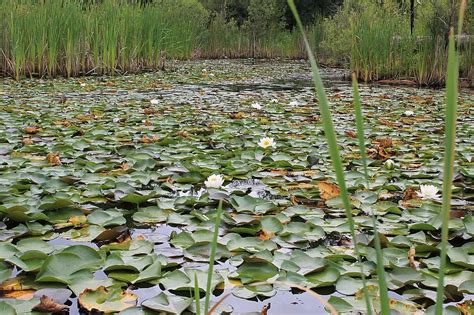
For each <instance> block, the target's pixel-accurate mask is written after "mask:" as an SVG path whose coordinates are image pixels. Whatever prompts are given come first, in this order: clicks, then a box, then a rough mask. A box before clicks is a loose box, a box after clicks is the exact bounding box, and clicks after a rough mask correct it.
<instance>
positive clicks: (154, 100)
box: [150, 98, 160, 105]
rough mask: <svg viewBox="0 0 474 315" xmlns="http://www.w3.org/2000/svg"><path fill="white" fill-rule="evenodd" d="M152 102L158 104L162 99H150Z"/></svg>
mask: <svg viewBox="0 0 474 315" xmlns="http://www.w3.org/2000/svg"><path fill="white" fill-rule="evenodd" d="M150 103H151V104H153V105H157V104H158V103H160V101H159V100H157V99H156V98H155V99H152V100H150Z"/></svg>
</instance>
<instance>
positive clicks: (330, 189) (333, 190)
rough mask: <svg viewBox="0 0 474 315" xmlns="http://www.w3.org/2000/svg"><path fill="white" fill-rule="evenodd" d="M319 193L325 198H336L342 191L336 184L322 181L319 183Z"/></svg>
mask: <svg viewBox="0 0 474 315" xmlns="http://www.w3.org/2000/svg"><path fill="white" fill-rule="evenodd" d="M318 188H319V195H320V196H321V198H322V199H324V200H329V199H332V198H336V197H337V196H339V194H340V193H341V191H340V189H339V187H338V186H337V185H336V184H333V183H328V182H324V181H321V182H319V183H318Z"/></svg>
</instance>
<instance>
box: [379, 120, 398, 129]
mask: <svg viewBox="0 0 474 315" xmlns="http://www.w3.org/2000/svg"><path fill="white" fill-rule="evenodd" d="M379 122H380V123H381V124H382V125H385V126H389V127H394V128H396V127H399V126H400V124H396V123H394V122H391V121H388V120H386V119H383V118H379Z"/></svg>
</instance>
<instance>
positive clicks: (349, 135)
mask: <svg viewBox="0 0 474 315" xmlns="http://www.w3.org/2000/svg"><path fill="white" fill-rule="evenodd" d="M346 136H348V137H349V138H355V137H356V136H357V135H356V133H355V132H354V131H352V130H346Z"/></svg>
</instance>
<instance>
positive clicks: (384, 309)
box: [352, 73, 390, 315]
mask: <svg viewBox="0 0 474 315" xmlns="http://www.w3.org/2000/svg"><path fill="white" fill-rule="evenodd" d="M352 88H353V94H354V111H355V115H356V125H357V140H358V142H359V152H360V157H361V159H362V165H363V168H364V176H365V181H366V184H367V189H370V186H369V185H370V184H369V171H368V163H367V152H366V151H365V135H364V130H365V129H364V118H363V115H362V108H361V107H362V105H361V102H360V95H359V85H358V83H357V77H356V75H355V73H353V74H352ZM371 217H372V224H373V228H374V243H375V252H376V262H377V279H378V284H379V291H380V308H381V314H382V315H388V314H390V303H389V300H388V289H387V280H386V277H385V268H384V263H383V254H382V246H381V245H380V237H379V232H378V230H377V220H376V218H375V213H374V212H373V211H372V214H371Z"/></svg>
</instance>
